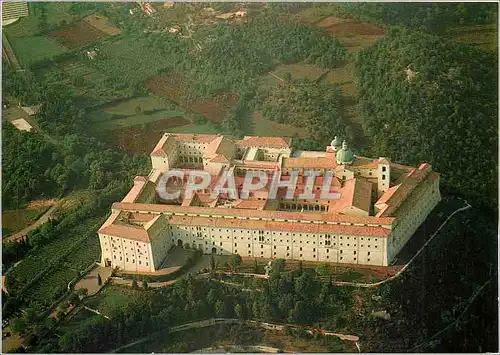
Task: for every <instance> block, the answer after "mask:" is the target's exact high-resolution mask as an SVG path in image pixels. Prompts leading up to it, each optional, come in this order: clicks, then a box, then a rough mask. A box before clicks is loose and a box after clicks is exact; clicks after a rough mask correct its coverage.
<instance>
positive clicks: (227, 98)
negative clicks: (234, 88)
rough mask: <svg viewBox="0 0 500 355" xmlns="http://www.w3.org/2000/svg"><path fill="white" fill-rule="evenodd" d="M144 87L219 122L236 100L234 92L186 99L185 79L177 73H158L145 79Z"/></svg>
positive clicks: (212, 120)
mask: <svg viewBox="0 0 500 355" xmlns="http://www.w3.org/2000/svg"><path fill="white" fill-rule="evenodd" d="M145 87H146V89H147V90H148V91H149V92H151V93H153V94H155V95H158V96H166V97H168V98H169V99H170V100H172V101H174V102H176V103H177V104H178V105H179V106H180V107H182V108H183V109H185V110H187V111H190V112H196V113H199V114H201V115H203V116H204V117H205V118H206V119H207V120H209V121H211V122H216V123H219V122H221V121H222V119H223V118H224V115H225V114H226V113H227V111H229V110H230V109H231V107H233V106H234V105H235V104H236V102H237V101H238V96H237V95H235V94H224V95H220V96H217V97H215V98H213V99H196V100H194V101H191V102H189V101H188V100H186V96H187V91H186V88H185V81H184V80H183V79H182V77H180V76H177V75H160V76H155V77H153V78H150V79H148V80H146V82H145Z"/></svg>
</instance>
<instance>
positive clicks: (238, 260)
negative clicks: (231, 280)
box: [229, 254, 241, 272]
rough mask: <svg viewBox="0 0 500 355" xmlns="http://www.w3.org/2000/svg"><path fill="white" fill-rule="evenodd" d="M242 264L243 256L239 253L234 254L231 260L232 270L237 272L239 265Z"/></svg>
mask: <svg viewBox="0 0 500 355" xmlns="http://www.w3.org/2000/svg"><path fill="white" fill-rule="evenodd" d="M240 265H241V256H240V255H239V254H236V255H233V256H232V257H231V259H230V260H229V266H230V268H231V271H232V272H236V269H237V268H238V266H240Z"/></svg>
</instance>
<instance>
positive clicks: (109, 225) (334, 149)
mask: <svg viewBox="0 0 500 355" xmlns="http://www.w3.org/2000/svg"><path fill="white" fill-rule="evenodd" d="M151 163H152V170H151V172H150V173H149V175H148V176H137V177H136V178H135V179H134V185H133V186H132V188H131V189H130V191H129V193H128V194H127V195H126V196H125V198H124V199H123V200H122V201H120V202H116V203H114V204H113V206H112V211H111V212H112V213H111V216H110V217H109V218H108V219H107V221H106V222H105V223H104V224H103V225H102V227H101V228H100V229H99V239H100V244H101V249H102V260H101V262H102V264H103V265H110V266H113V267H115V266H116V267H119V268H120V269H121V270H125V271H136V272H153V271H155V270H158V269H159V268H161V265H162V263H163V262H164V260H165V258H166V257H167V256H168V252H169V250H170V248H171V247H172V246H174V245H182V246H187V247H190V248H196V249H200V250H202V251H203V252H204V253H205V254H211V253H214V254H218V255H220V254H239V255H241V256H242V257H249V258H267V259H273V258H284V259H295V260H305V261H318V262H332V263H340V264H354V265H378V266H387V265H389V264H390V263H391V261H392V260H393V259H394V257H395V256H396V254H397V253H398V252H399V251H400V250H401V248H402V247H403V246H404V245H405V244H406V243H407V242H408V240H409V238H410V237H411V236H412V235H413V233H414V232H415V231H416V229H417V228H418V227H419V226H420V224H422V222H423V221H424V220H425V219H426V217H427V215H428V214H429V213H430V212H431V211H432V209H433V208H434V207H435V206H436V204H437V203H438V202H439V201H440V200H441V196H440V192H439V174H438V173H436V172H433V171H432V169H431V166H430V165H429V164H427V163H423V164H421V165H420V166H418V167H410V166H404V165H399V164H394V163H392V162H391V161H390V160H389V159H387V158H383V157H381V158H378V159H372V158H366V157H361V156H357V155H355V154H353V152H352V151H351V150H350V149H349V146H348V144H347V143H346V142H345V141H344V142H342V141H340V140H339V139H338V138H337V137H336V138H335V139H334V140H333V141H332V142H331V145H330V146H328V147H326V149H325V151H294V150H292V149H291V140H290V139H285V138H280V137H244V138H243V139H241V140H238V139H235V138H233V137H229V136H222V135H195V134H173V133H171V134H170V133H167V134H164V135H163V137H162V138H161V139H160V141H159V142H158V144H157V145H156V147H155V148H154V150H153V152H152V153H151ZM174 169H176V170H179V171H181V172H183V173H185V174H184V175H183V177H178V178H171V179H168V180H167V181H165V180H164V179H162V174H164V173H165V172H169V171H171V170H174ZM195 170H198V171H200V170H203V171H205V172H207V173H208V174H209V175H210V177H211V181H210V182H209V183H208V186H206V188H204V189H203V190H199V191H196V192H195V193H194V194H192V196H190V197H189V198H184V197H183V195H182V194H181V195H179V196H178V197H176V198H172V199H163V198H162V197H160V194H158V192H157V190H158V188H159V187H162V188H164V189H165V190H166V191H177V190H182V189H183V187H184V186H185V185H186V183H187V180H188V179H189V177H188V175H189V172H190V171H195ZM247 171H263V172H265V173H266V174H269V175H270V176H271V175H274V176H276V174H277V175H279V176H280V178H281V180H283V181H286V180H287V179H290V178H291V177H292V176H295V175H296V176H297V177H296V189H295V190H294V191H293V197H292V198H288V197H289V196H286V192H287V191H286V189H285V188H282V187H280V188H279V189H278V192H277V195H276V198H272V199H271V198H268V197H270V194H269V192H270V185H269V184H266V185H264V186H262V187H260V188H259V189H256V190H254V191H252V192H251V193H250V194H249V196H248V198H245V199H241V198H240V197H241V196H240V195H238V198H231V197H232V196H229V195H228V194H226V193H220V194H217V195H215V196H214V194H213V191H214V188H215V187H216V184H217V179H218V177H220V176H221V175H223V174H227V173H230V174H231V175H232V176H234V182H235V187H236V189H237V190H238V191H241V189H242V187H243V185H244V179H245V173H246V172H247ZM310 171H315V172H316V174H315V176H313V177H312V178H311V177H310V176H309V175H308V172H310ZM332 175H333V178H332ZM327 177H328V184H329V192H330V193H331V195H330V196H335V198H330V199H325V198H323V195H321V192H322V188H323V187H324V186H325V180H327ZM310 179H312V180H310ZM159 184H164V185H165V186H160V185H159ZM306 190H307V191H308V193H309V196H308V198H302V197H303V196H304V192H305V191H306Z"/></svg>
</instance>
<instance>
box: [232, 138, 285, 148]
mask: <svg viewBox="0 0 500 355" xmlns="http://www.w3.org/2000/svg"><path fill="white" fill-rule="evenodd" d="M290 143H291V138H282V137H252V136H245V137H243V139H242V140H240V141H237V142H236V144H238V145H241V146H243V147H268V148H290Z"/></svg>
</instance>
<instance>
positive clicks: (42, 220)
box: [4, 204, 57, 242]
mask: <svg viewBox="0 0 500 355" xmlns="http://www.w3.org/2000/svg"><path fill="white" fill-rule="evenodd" d="M56 208H57V204H55V205H54V206H52V207H50V208H49V209H48V210H47V212H45V213H44V214H43V215H42V216H41V217H40V218H39V219H37V220H36V221H35V222H34V223H33V224H31V225H29V226H28V227H26V228H24V229H23V230H21V231H19V232H17V233H15V234H12V235H11V236H10V237H7V238H5V239H4V241H8V242H18V241H19V240H21V239H22V238H24V237H25V236H26V235H28V233H29V232H30V231H32V230H33V229H35V228H37V227H39V226H41V225H42V224H44V223H45V222H47V221H48V220H49V218H50V217H51V216H52V214H53V213H54V211H55V210H56Z"/></svg>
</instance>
